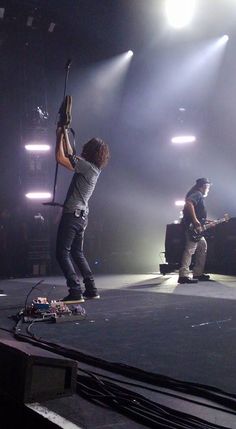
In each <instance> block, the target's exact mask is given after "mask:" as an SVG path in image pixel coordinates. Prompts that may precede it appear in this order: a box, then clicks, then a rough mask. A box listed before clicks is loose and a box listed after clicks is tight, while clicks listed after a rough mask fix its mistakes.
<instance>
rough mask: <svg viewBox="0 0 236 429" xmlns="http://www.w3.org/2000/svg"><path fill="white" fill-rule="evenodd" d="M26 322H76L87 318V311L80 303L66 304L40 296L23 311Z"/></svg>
mask: <svg viewBox="0 0 236 429" xmlns="http://www.w3.org/2000/svg"><path fill="white" fill-rule="evenodd" d="M21 315H22V316H23V320H24V322H27V323H29V322H37V321H45V322H46V321H47V320H48V321H52V322H56V323H60V322H74V321H77V320H84V319H85V318H86V311H85V309H84V308H83V307H81V305H79V304H65V303H64V302H62V301H53V300H52V301H51V302H48V300H47V298H45V297H38V298H37V299H34V300H33V301H32V304H31V305H30V306H26V307H25V308H24V309H23V310H22V311H21Z"/></svg>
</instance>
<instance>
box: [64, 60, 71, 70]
mask: <svg viewBox="0 0 236 429" xmlns="http://www.w3.org/2000/svg"><path fill="white" fill-rule="evenodd" d="M71 64H72V60H71V59H69V60H68V61H67V63H66V67H65V68H66V70H68V69H69V68H70V66H71Z"/></svg>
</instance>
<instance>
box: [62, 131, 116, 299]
mask: <svg viewBox="0 0 236 429" xmlns="http://www.w3.org/2000/svg"><path fill="white" fill-rule="evenodd" d="M56 136H57V141H56V160H57V162H58V163H59V164H60V165H62V166H63V167H65V168H67V169H69V170H71V171H72V172H73V173H74V174H73V177H72V180H71V183H70V186H69V189H68V192H67V195H66V199H65V202H64V205H63V212H62V217H61V220H60V224H59V228H58V233H57V249H56V256H57V261H58V263H59V265H60V267H61V269H62V271H63V273H64V276H65V278H66V282H67V287H68V295H67V296H66V297H65V298H63V299H62V301H64V302H65V303H67V304H72V303H79V302H83V301H84V300H85V299H98V298H100V296H99V294H98V291H97V288H96V286H95V282H94V278H93V274H92V272H91V269H90V266H89V264H88V261H87V259H86V258H85V255H84V252H83V241H84V232H85V229H86V227H87V224H88V212H89V209H88V201H89V199H90V197H91V195H92V193H93V191H94V189H95V186H96V182H97V179H98V177H99V175H100V173H101V170H102V169H103V168H104V167H105V165H106V164H107V162H108V159H109V147H108V145H107V144H106V143H105V142H104V141H103V140H101V139H99V138H92V139H91V140H89V141H88V142H87V143H86V144H84V146H83V148H82V153H81V155H80V156H76V155H75V154H74V153H73V150H72V149H71V146H70V142H69V139H68V131H67V128H66V127H64V126H61V124H60V123H59V124H58V127H57V133H56ZM78 271H79V273H80V274H81V276H82V278H83V283H84V288H85V291H84V292H83V293H82V289H81V283H80V279H79V277H78Z"/></svg>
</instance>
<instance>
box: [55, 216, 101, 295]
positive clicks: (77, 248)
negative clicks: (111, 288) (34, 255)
mask: <svg viewBox="0 0 236 429" xmlns="http://www.w3.org/2000/svg"><path fill="white" fill-rule="evenodd" d="M87 224H88V218H87V215H85V214H84V215H80V217H76V216H75V214H74V213H63V215H62V217H61V220H60V224H59V227H58V232H57V243H56V257H57V261H58V263H59V265H60V267H61V269H62V271H63V274H64V276H65V278H66V282H67V287H68V288H69V291H72V290H77V291H79V292H81V285H80V281H79V278H78V274H77V273H76V268H78V270H79V272H80V273H81V275H82V277H83V282H84V285H85V289H86V291H93V290H94V289H95V284H94V278H93V274H92V272H91V269H90V266H89V264H88V261H87V260H86V258H85V256H84V252H83V242H84V231H85V229H86V227H87Z"/></svg>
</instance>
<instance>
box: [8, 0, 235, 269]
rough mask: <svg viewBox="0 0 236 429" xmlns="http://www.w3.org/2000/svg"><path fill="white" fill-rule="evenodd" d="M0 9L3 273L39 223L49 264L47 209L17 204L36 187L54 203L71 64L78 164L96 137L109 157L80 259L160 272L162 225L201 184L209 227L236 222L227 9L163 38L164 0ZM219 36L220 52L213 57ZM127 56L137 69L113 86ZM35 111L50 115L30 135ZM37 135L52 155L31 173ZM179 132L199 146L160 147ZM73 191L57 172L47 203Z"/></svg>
mask: <svg viewBox="0 0 236 429" xmlns="http://www.w3.org/2000/svg"><path fill="white" fill-rule="evenodd" d="M0 7H4V8H5V14H4V18H3V19H1V20H0V57H1V61H0V93H1V98H0V126H1V149H0V154H1V156H0V173H1V181H0V201H1V203H0V205H1V207H0V209H1V213H2V215H1V216H2V225H4V227H5V225H6V224H7V225H8V231H10V232H9V234H10V239H8V245H7V246H8V251H9V252H10V253H11V258H13V259H14V261H16V260H17V255H18V256H19V254H21V252H24V251H25V247H24V246H23V244H22V243H23V241H24V239H25V241H27V240H28V241H29V239H31V238H32V234H33V232H32V224H34V222H35V218H34V216H35V215H36V214H37V213H39V212H40V213H41V214H42V215H43V217H44V219H45V225H44V227H45V228H47V231H48V232H49V234H50V239H51V252H52V254H53V252H54V238H55V231H56V227H57V219H58V210H57V209H55V208H45V207H44V206H43V205H42V202H40V203H35V202H32V201H28V200H26V198H25V193H26V192H28V191H30V190H32V189H33V188H35V189H36V188H37V185H39V184H40V187H41V188H44V189H45V190H50V191H51V192H52V190H53V180H54V173H55V160H54V154H53V152H54V144H55V128H56V118H57V112H58V109H59V106H60V103H61V101H62V96H63V88H64V79H65V64H66V62H67V60H68V59H69V58H71V59H72V66H71V69H70V74H69V80H68V88H67V92H68V93H69V94H71V95H72V97H73V122H72V126H73V128H74V129H75V131H76V140H77V152H78V153H79V152H80V150H81V147H82V144H83V143H84V142H86V141H87V140H88V139H89V138H91V137H93V136H100V137H101V138H103V139H104V140H106V141H107V142H108V143H109V145H110V148H111V161H110V163H109V165H108V167H107V168H106V169H105V170H104V171H103V173H102V175H101V176H100V178H99V182H98V185H97V188H96V191H95V193H94V195H93V197H92V199H91V202H90V224H89V227H88V230H87V243H86V249H87V252H88V255H89V259H90V261H91V263H92V264H93V266H94V269H95V270H98V271H99V270H100V271H109V270H113V271H118V272H123V271H131V272H132V271H135V272H148V271H153V270H154V271H156V270H158V266H159V262H161V261H162V259H163V257H162V254H161V253H160V252H163V251H164V236H165V228H166V224H168V223H171V222H173V221H174V220H175V219H178V218H179V208H178V207H175V205H174V201H175V200H177V199H183V198H184V196H185V193H186V192H187V190H188V189H189V188H190V187H191V186H192V185H193V183H194V182H195V180H196V178H198V177H209V178H210V179H211V180H212V182H213V186H212V188H211V191H210V194H209V196H208V198H207V206H208V212H209V216H210V217H213V218H218V217H222V216H223V214H224V213H225V212H228V213H229V214H230V216H233V217H234V216H235V215H236V199H235V185H234V179H235V152H236V149H235V134H236V121H235V99H236V83H235V81H236V79H235V76H236V73H235V72H236V59H235V58H236V55H235V53H236V52H235V50H236V47H235V46H236V44H235V38H236V34H235V28H236V27H235V22H236V5H235V2H234V1H233V0H200V1H199V2H198V8H197V11H196V15H195V17H194V21H193V23H192V24H191V25H190V26H189V27H188V28H187V29H183V30H182V31H180V30H179V31H176V30H173V29H170V28H169V27H168V25H167V23H166V18H165V16H164V12H163V7H164V2H163V1H162V0H155V1H154V0H80V1H79V0H77V1H76V0H34V1H24V0H21V1H17V0H14V1H13V0H12V1H10V0H8V1H6V2H4V1H0ZM28 16H32V17H33V18H34V19H33V24H32V26H30V27H28V26H27V18H28ZM51 22H53V23H55V28H54V31H53V32H52V33H50V32H49V31H48V28H49V25H50V23H51ZM223 34H228V35H229V41H228V43H227V45H226V46H224V47H217V48H214V47H213V46H214V44H215V43H216V40H217V39H218V38H220V37H221V36H222V35H223ZM129 49H132V50H133V51H134V56H133V58H132V59H131V61H130V64H129V67H128V68H127V70H126V73H125V74H124V75H123V79H122V81H119V82H118V79H117V73H115V70H116V69H115V67H113V66H112V65H113V63H114V59H115V57H118V56H119V55H121V54H123V53H124V52H126V51H128V50H129ZM37 106H41V107H42V109H43V110H44V111H46V112H48V119H46V120H45V121H41V122H40V123H39V121H38V119H37V116H35V108H36V107H37ZM180 107H184V108H185V109H186V110H185V112H184V113H181V112H180V111H179V108H180ZM39 128H42V129H41V131H42V132H43V133H44V135H45V137H46V138H47V140H48V141H49V144H50V145H51V152H50V154H47V155H42V156H41V158H40V159H39V158H38V159H37V160H35V159H33V160H32V157H30V156H29V154H28V153H26V151H25V149H24V144H25V142H26V140H27V139H28V137H29V135H30V133H34V131H35V130H37V131H38V129H39ZM177 131H183V132H184V131H186V132H189V133H191V134H194V135H196V136H197V142H196V143H194V144H192V145H189V146H175V145H173V144H171V142H170V138H171V137H172V136H173V135H174V134H175V133H176V132H177ZM34 163H36V164H34ZM32 165H33V167H32ZM35 165H36V166H35ZM70 178H71V173H70V172H67V171H64V170H63V169H62V168H59V173H58V182H57V194H56V200H57V201H59V202H63V200H64V197H65V193H66V191H67V188H68V185H69V181H70ZM4 212H5V216H4V214H3V213H4ZM25 231H26V232H25ZM22 237H23V238H22ZM21 247H22V248H21ZM9 249H10V250H9ZM13 249H14V252H15V253H14V252H13ZM12 252H13V255H12ZM5 255H6V253H5ZM18 262H19V261H18ZM18 262H17V263H18ZM5 263H6V261H5V262H3V260H2V264H3V265H5ZM55 266H56V265H55ZM22 270H23V268H22ZM11 271H14V269H11ZM23 271H24V270H23Z"/></svg>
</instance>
